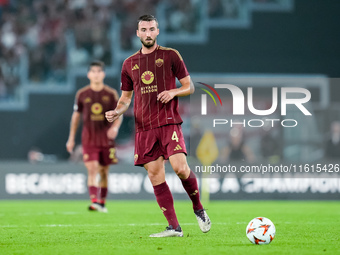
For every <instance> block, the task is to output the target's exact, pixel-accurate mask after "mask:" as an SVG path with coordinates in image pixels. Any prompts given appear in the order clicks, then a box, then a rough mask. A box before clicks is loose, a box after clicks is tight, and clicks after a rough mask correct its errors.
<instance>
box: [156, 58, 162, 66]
mask: <svg viewBox="0 0 340 255" xmlns="http://www.w3.org/2000/svg"><path fill="white" fill-rule="evenodd" d="M163 63H164V60H163V59H161V58H159V59H156V61H155V64H156V66H157V67H161V66H162V65H163Z"/></svg>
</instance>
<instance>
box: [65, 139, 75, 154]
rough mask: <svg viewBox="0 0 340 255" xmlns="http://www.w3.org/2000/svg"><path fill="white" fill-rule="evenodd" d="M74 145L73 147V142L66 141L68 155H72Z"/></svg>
mask: <svg viewBox="0 0 340 255" xmlns="http://www.w3.org/2000/svg"><path fill="white" fill-rule="evenodd" d="M74 145H75V143H74V140H67V143H66V149H67V151H68V152H69V153H70V154H72V153H73V148H74Z"/></svg>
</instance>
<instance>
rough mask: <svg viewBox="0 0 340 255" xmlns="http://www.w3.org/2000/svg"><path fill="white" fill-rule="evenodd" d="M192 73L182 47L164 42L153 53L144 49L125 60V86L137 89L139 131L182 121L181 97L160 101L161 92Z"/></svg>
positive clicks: (136, 112) (136, 103)
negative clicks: (184, 57) (166, 46)
mask: <svg viewBox="0 0 340 255" xmlns="http://www.w3.org/2000/svg"><path fill="white" fill-rule="evenodd" d="M188 75H189V73H188V71H187V68H186V66H185V64H184V61H183V59H182V57H181V55H180V54H179V53H178V51H176V50H174V49H171V48H165V47H162V46H158V47H157V48H156V49H155V50H154V51H153V52H152V53H150V54H142V53H141V50H140V51H138V52H137V53H135V54H134V55H132V56H130V57H129V58H127V59H126V60H125V61H124V63H123V67H122V73H121V82H122V84H121V89H122V90H124V91H132V90H133V91H134V93H135V98H134V106H133V107H134V113H135V124H136V132H140V131H146V130H150V129H153V128H157V127H161V126H164V125H168V124H181V123H182V118H181V116H180V115H179V112H178V98H177V97H175V98H174V99H173V100H171V101H170V102H168V103H167V104H163V103H162V102H159V101H157V95H158V94H159V93H161V92H162V91H164V90H170V89H175V88H176V78H177V79H178V80H180V79H182V78H184V77H186V76H188Z"/></svg>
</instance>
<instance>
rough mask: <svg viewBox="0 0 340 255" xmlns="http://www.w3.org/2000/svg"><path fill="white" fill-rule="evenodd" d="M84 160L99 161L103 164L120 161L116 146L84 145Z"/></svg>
mask: <svg viewBox="0 0 340 255" xmlns="http://www.w3.org/2000/svg"><path fill="white" fill-rule="evenodd" d="M83 161H84V162H88V161H98V162H99V164H100V165H102V166H108V165H110V164H116V163H117V162H118V159H117V157H116V148H115V147H90V146H83Z"/></svg>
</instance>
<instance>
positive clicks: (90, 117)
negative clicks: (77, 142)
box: [74, 85, 118, 146]
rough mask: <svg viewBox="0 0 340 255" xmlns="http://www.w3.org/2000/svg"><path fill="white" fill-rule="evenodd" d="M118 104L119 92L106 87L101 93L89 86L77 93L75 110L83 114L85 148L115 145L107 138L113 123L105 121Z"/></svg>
mask: <svg viewBox="0 0 340 255" xmlns="http://www.w3.org/2000/svg"><path fill="white" fill-rule="evenodd" d="M117 102H118V94H117V91H116V90H115V89H113V88H110V87H109V86H106V85H105V86H104V88H103V89H102V90H101V91H94V90H92V89H91V88H90V86H89V85H88V86H86V87H84V88H82V89H80V90H78V91H77V94H76V100H75V109H74V110H75V111H78V112H80V113H81V114H82V119H83V131H82V145H83V146H112V145H113V141H112V140H109V139H108V137H107V130H108V129H109V128H110V127H111V125H112V123H109V122H108V121H107V120H106V119H105V112H106V111H109V110H112V109H114V108H116V105H117Z"/></svg>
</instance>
